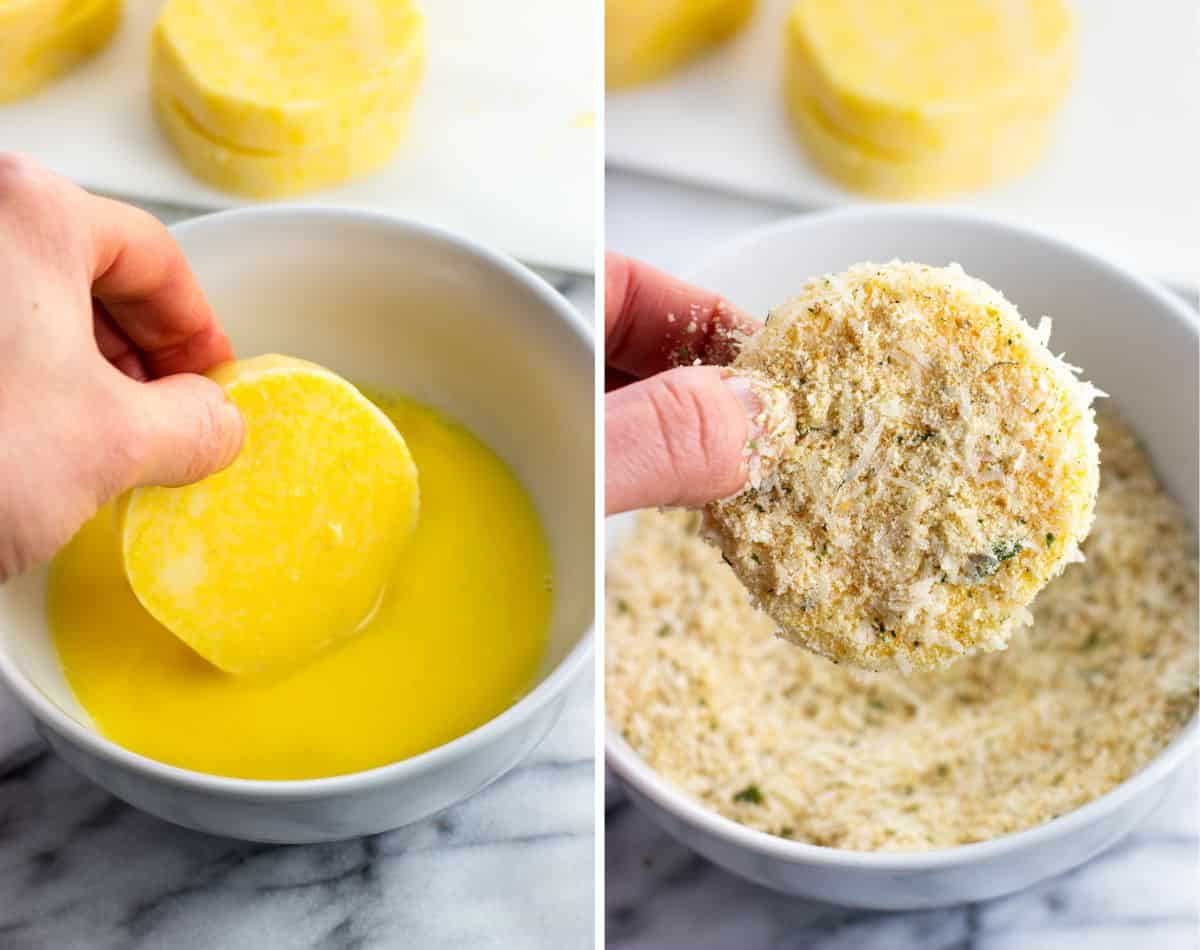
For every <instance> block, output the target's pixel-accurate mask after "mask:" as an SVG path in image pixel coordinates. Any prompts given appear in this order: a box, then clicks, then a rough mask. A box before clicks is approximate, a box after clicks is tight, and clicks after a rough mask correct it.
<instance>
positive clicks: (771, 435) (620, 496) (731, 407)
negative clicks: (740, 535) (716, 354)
mask: <svg viewBox="0 0 1200 950" xmlns="http://www.w3.org/2000/svg"><path fill="white" fill-rule="evenodd" d="M604 412H605V432H604V439H605V508H606V510H607V513H608V514H615V513H616V512H620V511H629V510H631V509H634V508H647V507H652V506H669V505H700V504H704V503H706V502H710V501H715V500H716V499H718V498H725V497H727V496H729V495H733V494H735V493H737V492H738V491H740V490H741V489H742V488H744V487H745V485H746V483H747V481H748V480H753V481H754V483H755V484H756V485H757V484H758V482H759V480H760V479H761V476H762V467H763V462H764V460H769V459H770V458H773V457H774V456H775V455H777V454H778V453H777V446H778V442H779V438H780V436H781V434H782V433H783V432H785V431H788V432H790V431H791V429H792V427H793V423H792V422H790V421H789V420H790V419H791V409H790V406H788V404H787V399H786V397H784V396H783V395H782V394H781V393H780V392H779V391H778V390H776V389H775V388H774V387H772V386H771V385H770V384H769V383H765V381H763V380H760V379H758V378H757V377H752V376H750V375H748V374H742V373H738V374H735V373H733V372H731V371H730V370H728V369H722V368H719V367H715V366H689V367H684V368H682V369H673V370H669V371H667V372H665V373H659V374H658V375H656V376H652V377H650V378H649V379H645V380H642V381H641V382H639V383H634V384H632V385H630V386H625V387H624V388H622V389H618V390H616V391H614V392H612V393H609V394H608V395H607V396H605V405H604Z"/></svg>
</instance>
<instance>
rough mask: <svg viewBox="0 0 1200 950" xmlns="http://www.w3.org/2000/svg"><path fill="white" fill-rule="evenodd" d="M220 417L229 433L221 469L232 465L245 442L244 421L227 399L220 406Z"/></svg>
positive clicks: (235, 407)
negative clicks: (225, 454) (226, 453)
mask: <svg viewBox="0 0 1200 950" xmlns="http://www.w3.org/2000/svg"><path fill="white" fill-rule="evenodd" d="M220 412H221V416H222V422H223V424H224V427H225V430H226V432H228V433H229V440H228V443H227V445H228V450H227V451H228V453H229V454H228V455H227V457H226V459H225V464H224V465H222V466H221V467H222V468H225V467H226V466H229V465H232V464H233V461H234V459H236V458H237V457H238V454H239V453H240V452H241V451H242V445H243V444H244V443H245V441H246V420H245V418H244V417H243V416H242V413H241V410H240V409H238V407H237V406H235V405H234V404H233V403H232V402H231V401H230V400H229V398H228V396H227V397H226V398H225V402H224V403H222V405H221V409H220Z"/></svg>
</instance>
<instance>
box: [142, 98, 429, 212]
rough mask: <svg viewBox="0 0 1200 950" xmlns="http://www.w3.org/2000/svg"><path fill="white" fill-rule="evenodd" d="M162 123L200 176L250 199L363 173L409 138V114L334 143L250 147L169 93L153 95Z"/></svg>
mask: <svg viewBox="0 0 1200 950" xmlns="http://www.w3.org/2000/svg"><path fill="white" fill-rule="evenodd" d="M153 106H154V112H155V115H156V116H157V117H158V121H159V125H160V126H161V127H162V129H163V131H164V132H165V133H166V135H167V137H168V138H169V139H170V140H171V142H172V144H174V146H175V149H176V151H177V152H179V157H180V158H181V159H182V160H183V163H184V164H185V165H186V166H187V168H188V170H189V171H190V172H191V173H192V174H193V175H195V176H196V177H197V178H201V179H203V180H204V181H207V182H208V183H210V184H212V185H215V186H216V187H217V188H220V189H222V190H223V191H228V192H232V193H234V194H238V195H245V196H246V197H249V198H286V197H289V196H291V195H297V194H302V193H304V192H306V191H313V190H314V189H317V188H323V187H326V186H328V185H334V184H337V183H338V182H342V181H347V180H349V179H351V178H356V177H358V176H359V175H364V174H366V173H368V172H370V171H374V170H375V169H377V168H379V167H381V166H382V165H385V164H387V162H388V161H389V160H390V159H391V157H392V155H393V153H394V152H395V150H396V147H397V146H398V145H399V144H400V142H401V141H402V140H403V139H404V134H405V130H406V127H407V116H405V115H403V114H400V115H385V116H382V117H381V118H378V119H373V120H370V121H368V122H364V123H363V125H361V126H360V127H358V128H356V129H354V130H353V131H351V132H349V133H348V135H347V137H346V138H345V139H344V140H343V141H341V142H338V143H336V144H334V145H327V146H322V147H320V148H306V149H288V150H285V151H279V152H272V151H266V150H257V151H251V150H248V149H243V148H239V147H237V146H236V145H231V144H230V143H228V142H224V141H221V140H218V139H214V138H212V137H211V136H209V135H208V134H206V133H205V131H204V130H203V129H201V128H200V127H199V126H197V125H196V124H195V123H194V122H193V121H192V119H191V118H190V117H189V116H188V115H187V114H186V113H185V112H184V111H183V110H182V109H181V108H180V106H179V105H178V103H176V102H175V101H173V100H172V99H170V98H168V97H167V96H165V95H163V94H161V93H156V94H155V96H154V98H153Z"/></svg>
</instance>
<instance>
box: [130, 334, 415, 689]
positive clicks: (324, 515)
mask: <svg viewBox="0 0 1200 950" xmlns="http://www.w3.org/2000/svg"><path fill="white" fill-rule="evenodd" d="M210 375H211V376H212V378H213V379H214V380H216V381H217V382H219V383H220V384H221V385H222V386H223V387H224V388H225V391H226V393H227V395H228V397H229V399H230V400H231V401H232V402H233V403H235V404H236V405H237V406H238V408H239V409H240V410H241V412H242V414H243V416H244V417H245V420H246V442H245V445H244V447H243V449H242V452H241V454H240V455H239V456H238V458H237V460H236V461H235V462H234V463H233V464H232V465H231V466H230V467H229V468H227V469H226V470H225V471H223V472H220V473H218V474H216V475H212V476H210V477H209V478H206V479H204V480H202V481H200V482H197V483H195V484H193V485H188V486H185V487H182V488H138V489H135V490H134V491H132V492H130V493H129V494H128V495H127V496H126V497H125V498H124V499H123V501H122V505H121V514H120V517H121V539H122V550H123V554H124V559H125V571H126V575H127V576H128V579H129V583H130V586H131V588H132V589H133V592H134V594H135V595H136V596H137V598H138V600H139V601H141V603H142V605H143V606H144V607H145V608H146V609H147V610H148V611H149V612H150V613H151V614H152V615H153V616H154V618H155V619H156V620H158V621H159V622H160V623H161V624H162V625H163V626H164V627H166V628H167V629H168V630H170V631H171V632H172V633H174V634H175V635H176V636H178V637H179V638H180V639H181V640H183V641H184V642H185V643H187V644H188V645H189V646H191V647H192V648H193V649H194V650H195V651H196V652H197V653H199V654H200V655H201V656H203V657H204V658H205V659H207V660H208V661H209V662H210V663H212V664H213V665H215V666H217V667H219V668H220V669H222V670H225V671H227V672H230V673H248V672H253V671H257V670H263V669H267V668H271V667H278V666H284V665H287V664H292V663H296V662H299V661H302V660H304V659H305V658H307V657H309V656H311V655H312V654H314V653H315V652H316V651H318V650H320V649H321V648H322V647H324V646H326V645H327V644H329V643H331V642H333V641H335V640H338V639H339V638H341V637H344V636H346V635H348V634H350V633H353V632H354V631H355V630H356V629H357V628H358V627H359V626H360V625H361V624H362V623H363V621H364V620H366V619H367V618H368V617H369V615H370V614H371V612H372V610H373V609H374V607H375V606H376V604H377V603H378V601H379V598H380V596H381V595H382V593H383V588H384V585H385V583H386V582H387V579H388V577H389V575H390V573H391V571H392V569H393V566H394V563H395V560H396V558H397V556H398V555H399V554H400V552H401V550H402V549H403V547H404V545H405V544H406V543H407V542H408V540H409V538H410V537H411V535H412V532H413V529H414V527H415V526H416V519H417V512H418V504H419V499H418V489H417V469H416V466H415V465H414V464H413V460H412V457H411V456H410V455H409V451H408V447H407V446H406V445H405V443H404V439H403V437H401V435H400V433H399V432H397V431H396V428H395V427H394V426H393V425H392V423H391V422H390V421H389V420H388V418H387V417H386V416H385V415H384V414H383V413H382V412H380V410H379V409H378V408H376V407H375V406H374V405H373V404H372V403H371V402H370V401H369V400H367V398H366V397H365V396H363V395H362V394H361V393H360V392H359V391H358V390H357V389H355V388H354V387H353V386H352V385H350V384H349V383H348V382H346V381H345V380H343V379H341V378H340V377H338V376H336V375H334V374H333V373H331V372H329V371H328V370H325V369H322V368H321V367H319V366H316V365H314V364H312V363H307V362H304V361H303V360H297V359H292V358H289V357H282V356H261V357H257V358H255V359H250V360H244V361H241V362H236V363H230V364H226V365H225V366H222V367H218V368H217V369H216V370H214V371H213V372H212V373H211V374H210Z"/></svg>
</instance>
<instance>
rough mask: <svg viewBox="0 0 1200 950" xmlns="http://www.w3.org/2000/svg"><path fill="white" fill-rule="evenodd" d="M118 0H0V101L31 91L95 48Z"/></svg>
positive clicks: (117, 12)
mask: <svg viewBox="0 0 1200 950" xmlns="http://www.w3.org/2000/svg"><path fill="white" fill-rule="evenodd" d="M120 18H121V0H0V102H7V101H9V100H12V99H19V98H20V97H22V96H27V95H30V94H31V93H34V92H36V91H37V90H38V89H40V88H41V87H42V86H44V85H45V84H46V83H48V82H50V80H52V79H54V78H56V77H57V76H59V75H61V74H62V73H64V72H66V71H67V70H68V69H70V68H71V67H72V66H74V65H75V64H76V63H78V62H80V61H81V60H83V59H86V58H87V57H88V56H90V55H91V54H92V53H95V52H96V51H97V50H99V49H101V48H102V47H103V46H104V45H105V44H106V43H107V42H108V41H109V39H110V38H111V37H112V35H113V31H114V30H115V29H116V27H117V22H118V21H119V20H120Z"/></svg>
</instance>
